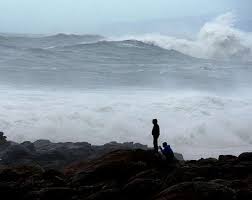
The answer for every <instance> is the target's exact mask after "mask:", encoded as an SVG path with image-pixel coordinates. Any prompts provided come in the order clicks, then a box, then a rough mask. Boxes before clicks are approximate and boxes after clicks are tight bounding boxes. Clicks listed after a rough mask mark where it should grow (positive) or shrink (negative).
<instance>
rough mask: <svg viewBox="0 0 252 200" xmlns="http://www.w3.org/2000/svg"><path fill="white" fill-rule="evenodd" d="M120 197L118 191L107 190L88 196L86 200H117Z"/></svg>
mask: <svg viewBox="0 0 252 200" xmlns="http://www.w3.org/2000/svg"><path fill="white" fill-rule="evenodd" d="M120 197H121V193H120V191H119V190H118V189H107V190H101V191H99V192H97V193H95V194H92V195H90V196H89V197H88V198H87V200H119V199H121V198H120Z"/></svg>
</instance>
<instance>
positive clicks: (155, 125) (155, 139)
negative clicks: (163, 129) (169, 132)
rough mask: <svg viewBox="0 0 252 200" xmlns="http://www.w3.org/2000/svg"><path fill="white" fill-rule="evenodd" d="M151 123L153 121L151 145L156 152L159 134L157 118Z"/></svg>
mask: <svg viewBox="0 0 252 200" xmlns="http://www.w3.org/2000/svg"><path fill="white" fill-rule="evenodd" d="M152 123H153V129H152V136H153V146H154V150H155V151H156V152H158V137H159V135H160V130H159V125H158V120H157V119H153V120H152Z"/></svg>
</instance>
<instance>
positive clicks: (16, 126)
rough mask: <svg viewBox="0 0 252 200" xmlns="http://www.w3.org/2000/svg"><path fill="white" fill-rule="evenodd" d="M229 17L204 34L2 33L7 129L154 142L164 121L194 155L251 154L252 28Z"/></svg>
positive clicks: (1, 124) (167, 131) (177, 144)
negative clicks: (178, 36) (155, 123)
mask: <svg viewBox="0 0 252 200" xmlns="http://www.w3.org/2000/svg"><path fill="white" fill-rule="evenodd" d="M227 19H228V20H227ZM230 19H231V17H230V14H228V15H224V16H221V17H219V18H217V19H216V20H214V21H212V22H209V23H207V24H206V25H205V26H204V27H203V28H202V29H201V31H200V33H199V36H198V39H196V40H195V41H189V40H187V39H183V40H181V39H179V40H178V39H176V38H171V37H168V36H166V37H165V40H160V38H159V40H157V38H156V39H155V37H153V35H152V36H151V37H150V35H149V36H148V38H147V36H142V37H141V38H140V36H137V37H134V38H132V36H131V37H125V38H123V39H122V40H118V39H114V40H113V41H111V39H106V38H104V37H101V36H93V35H86V36H78V35H64V34H59V35H55V36H46V37H24V36H22V37H21V36H15V37H14V36H6V35H5V36H0V92H1V98H0V103H1V104H0V105H1V106H0V129H1V130H3V131H4V132H6V134H7V136H8V137H9V138H10V139H12V140H15V141H24V140H36V139H40V138H46V139H51V140H53V141H88V142H91V143H94V144H102V143H105V142H110V141H113V140H116V141H120V142H124V141H136V142H141V143H146V144H149V145H151V140H152V138H151V134H150V132H151V129H152V124H151V120H152V118H158V119H159V121H160V127H161V141H168V142H169V143H170V144H171V145H172V146H173V148H174V149H175V150H176V151H179V152H181V153H183V154H184V155H185V157H186V158H198V157H202V156H203V157H205V156H217V155H218V154H222V153H223V154H238V153H240V152H242V151H251V150H252V145H251V144H252V136H251V133H250V130H251V128H252V127H251V121H252V95H251V84H252V68H251V62H250V60H251V54H250V53H251V46H250V43H249V40H250V35H251V34H250V33H244V32H242V31H240V30H237V29H235V28H234V26H233V25H232V24H231V23H230V22H231V20H230ZM218 24H219V25H218ZM221 28H222V29H223V30H222V31H220V29H221ZM225 34H226V36H225ZM167 38H169V40H167ZM162 41H165V42H162ZM245 41H247V42H245ZM200 50H201V51H200ZM191 56H194V57H191ZM195 57H197V58H195ZM210 58H212V59H213V58H214V59H215V60H210ZM231 58H235V59H231Z"/></svg>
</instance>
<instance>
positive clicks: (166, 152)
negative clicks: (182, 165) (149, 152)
mask: <svg viewBox="0 0 252 200" xmlns="http://www.w3.org/2000/svg"><path fill="white" fill-rule="evenodd" d="M162 153H163V154H164V155H167V154H173V151H172V149H171V147H170V145H167V146H166V147H164V149H162Z"/></svg>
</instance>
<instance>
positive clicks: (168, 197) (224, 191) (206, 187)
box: [154, 182, 236, 200]
mask: <svg viewBox="0 0 252 200" xmlns="http://www.w3.org/2000/svg"><path fill="white" fill-rule="evenodd" d="M235 197H236V196H235V192H234V191H233V190H232V189H230V188H228V187H226V186H224V185H221V184H216V183H210V182H184V183H180V184H178V185H175V186H172V187H169V188H167V189H166V190H164V191H162V192H161V193H159V194H158V195H157V196H156V197H155V198H154V199H156V200H183V199H186V200H197V199H198V200H213V199H216V200H217V199H220V200H232V199H235Z"/></svg>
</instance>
